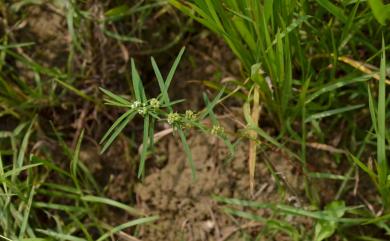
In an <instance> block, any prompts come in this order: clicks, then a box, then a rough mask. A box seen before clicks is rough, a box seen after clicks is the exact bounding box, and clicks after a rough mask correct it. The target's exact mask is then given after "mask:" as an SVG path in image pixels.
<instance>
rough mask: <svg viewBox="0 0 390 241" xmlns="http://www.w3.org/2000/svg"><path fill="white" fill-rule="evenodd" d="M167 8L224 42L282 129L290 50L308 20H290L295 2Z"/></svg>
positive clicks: (181, 4) (193, 3)
mask: <svg viewBox="0 0 390 241" xmlns="http://www.w3.org/2000/svg"><path fill="white" fill-rule="evenodd" d="M170 3H171V4H172V5H174V6H175V7H177V8H178V9H180V10H181V11H182V12H184V13H185V14H187V15H189V16H191V17H192V18H193V19H195V20H197V21H199V22H200V23H202V24H204V25H205V26H207V27H208V28H209V29H211V30H212V31H214V32H215V33H217V34H218V35H220V36H221V37H223V38H224V40H225V41H226V43H227V44H228V45H229V47H230V48H231V50H232V51H233V52H234V53H235V54H236V56H237V57H238V58H239V59H240V60H241V63H242V65H243V67H244V69H245V72H246V74H245V75H246V76H249V77H250V78H251V80H252V81H253V83H254V84H256V85H259V86H260V89H261V92H262V93H261V97H262V101H263V102H264V103H265V107H266V108H267V109H268V110H269V111H270V113H271V114H272V115H273V116H274V118H275V121H277V123H278V124H279V126H282V127H284V126H285V124H286V123H285V121H284V120H285V119H286V117H287V116H288V113H287V112H288V108H287V106H288V104H289V102H290V101H291V100H292V99H293V98H294V97H293V91H292V85H293V76H292V54H293V51H296V50H295V48H294V49H293V48H292V46H298V45H299V44H298V35H297V29H298V28H299V26H300V25H301V24H302V23H303V22H304V21H306V20H307V19H308V18H309V17H308V15H298V16H296V15H295V10H296V6H297V1H265V3H262V2H261V1H256V0H250V1H241V0H230V1H197V0H194V1H185V2H181V1H177V0H171V1H170ZM276 13H277V14H276Z"/></svg>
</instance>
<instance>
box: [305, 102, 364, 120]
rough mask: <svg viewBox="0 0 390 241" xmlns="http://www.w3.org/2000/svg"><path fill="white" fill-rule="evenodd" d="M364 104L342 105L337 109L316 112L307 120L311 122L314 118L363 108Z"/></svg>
mask: <svg viewBox="0 0 390 241" xmlns="http://www.w3.org/2000/svg"><path fill="white" fill-rule="evenodd" d="M363 106H365V105H364V104H360V105H352V106H346V107H341V108H337V109H333V110H327V111H324V112H320V113H316V114H313V115H310V116H309V117H307V118H306V120H305V122H310V121H313V120H317V119H322V118H325V117H329V116H332V115H337V114H341V113H344V112H347V111H352V110H356V109H359V108H362V107H363Z"/></svg>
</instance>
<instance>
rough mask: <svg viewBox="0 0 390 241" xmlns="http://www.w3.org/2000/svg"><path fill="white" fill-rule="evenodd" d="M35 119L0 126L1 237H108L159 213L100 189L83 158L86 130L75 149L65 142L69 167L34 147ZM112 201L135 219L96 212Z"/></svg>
mask: <svg viewBox="0 0 390 241" xmlns="http://www.w3.org/2000/svg"><path fill="white" fill-rule="evenodd" d="M36 124H37V121H36V118H34V119H33V120H32V121H31V122H30V123H28V122H27V123H22V124H20V125H19V126H17V127H16V128H15V129H14V130H13V131H0V141H1V143H2V145H1V147H2V149H1V155H0V185H1V188H0V206H1V212H0V232H1V236H0V237H1V238H2V239H4V240H48V239H49V240H74V241H81V240H84V241H92V240H106V239H107V238H109V237H111V236H113V235H114V234H116V233H118V232H121V230H123V229H125V228H128V227H132V226H137V225H140V224H144V223H148V222H152V221H155V220H156V219H157V218H158V217H157V216H151V217H145V215H144V214H143V213H142V212H140V211H138V210H136V209H135V208H132V207H130V206H128V205H125V204H123V203H120V202H118V201H115V200H112V199H109V198H106V197H104V196H103V195H101V193H100V190H99V188H98V186H97V184H96V182H95V180H94V178H93V176H92V174H91V173H90V172H89V170H88V169H87V168H86V166H85V165H84V164H83V163H82V162H81V161H80V160H79V152H80V148H81V143H82V140H83V133H84V132H83V131H82V132H81V134H80V136H79V138H78V141H77V145H76V148H75V150H70V149H68V147H67V146H66V145H65V144H64V145H63V148H64V149H63V151H64V153H68V156H69V158H70V167H69V169H68V170H67V169H64V168H62V167H60V166H58V165H57V164H56V162H55V161H54V160H52V159H51V158H52V157H43V156H42V155H41V154H40V155H35V154H34V153H32V152H30V151H29V148H28V145H29V143H30V141H32V138H33V137H32V135H33V132H34V129H35V128H34V126H35V125H36ZM60 141H61V140H60ZM61 142H62V141H61ZM5 143H8V145H6V144H5ZM7 146H8V148H9V149H8V148H7ZM4 147H6V148H4ZM54 176H55V177H56V178H53V177H54ZM110 206H111V207H113V208H117V209H121V210H123V211H124V212H126V213H128V214H129V215H131V216H133V217H135V218H134V220H131V221H129V222H126V223H123V224H121V225H119V226H117V227H112V226H111V225H109V224H108V223H106V222H104V221H102V220H101V219H100V218H99V216H98V215H99V212H100V211H101V210H103V208H104V207H110ZM65 217H66V218H65ZM43 220H45V221H43Z"/></svg>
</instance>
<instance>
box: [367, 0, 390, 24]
mask: <svg viewBox="0 0 390 241" xmlns="http://www.w3.org/2000/svg"><path fill="white" fill-rule="evenodd" d="M368 3H369V5H370V7H371V10H372V13H373V14H374V17H375V18H376V20H378V22H379V23H380V24H382V25H385V24H386V20H387V19H388V18H390V4H384V3H383V0H368Z"/></svg>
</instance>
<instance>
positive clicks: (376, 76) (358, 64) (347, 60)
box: [337, 56, 390, 85]
mask: <svg viewBox="0 0 390 241" xmlns="http://www.w3.org/2000/svg"><path fill="white" fill-rule="evenodd" d="M337 59H338V60H339V61H341V62H344V63H346V64H349V65H351V66H352V67H354V68H355V69H358V70H360V71H361V72H363V73H365V74H369V75H372V77H373V78H374V79H376V80H380V76H379V73H375V72H374V71H373V70H372V69H371V68H370V67H369V66H368V65H367V64H365V63H363V62H359V61H356V60H354V59H351V58H349V57H347V56H340V57H338V58H337ZM385 82H386V84H388V85H390V80H388V79H385Z"/></svg>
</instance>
